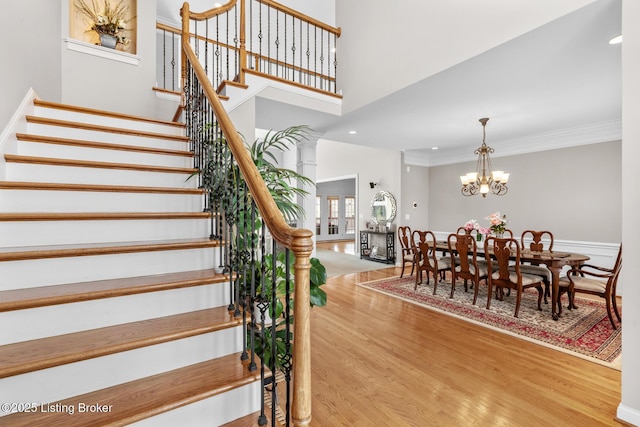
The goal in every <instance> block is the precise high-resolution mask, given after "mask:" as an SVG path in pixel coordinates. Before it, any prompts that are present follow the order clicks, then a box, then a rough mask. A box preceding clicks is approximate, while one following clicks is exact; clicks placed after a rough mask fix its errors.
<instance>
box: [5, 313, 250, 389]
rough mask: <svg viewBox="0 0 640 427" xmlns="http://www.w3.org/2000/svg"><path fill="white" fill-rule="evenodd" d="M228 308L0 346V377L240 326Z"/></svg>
mask: <svg viewBox="0 0 640 427" xmlns="http://www.w3.org/2000/svg"><path fill="white" fill-rule="evenodd" d="M241 322H242V318H240V317H239V318H234V316H233V313H232V312H229V311H228V308H227V307H226V306H225V307H215V308H208V309H205V310H198V311H192V312H187V313H182V314H175V315H172V316H166V317H159V318H155V319H148V320H141V321H137V322H131V323H124V324H121V325H115V326H107V327H104V328H99V329H91V330H86V331H80V332H74V333H69V334H64V335H58V336H51V337H47V338H41V339H35V340H30V341H23V342H18V343H14V344H7V345H3V346H0V360H2V366H0V378H6V377H10V376H13V375H20V374H24V373H27V372H33V371H37V370H40V369H46V368H51V367H53V366H60V365H64V364H67V363H73V362H78V361H81V360H87V359H92V358H95V357H100V356H106V355H109V354H113V353H118V352H122V351H128V350H133V349H136V348H140V347H146V346H149V345H155V344H160V343H164V342H168V341H173V340H178V339H182V338H188V337H192V336H195V335H200V334H206V333H209V332H215V331H219V330H222V329H227V328H232V327H234V326H238V325H240V324H241Z"/></svg>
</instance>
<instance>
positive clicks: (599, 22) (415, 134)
mask: <svg viewBox="0 0 640 427" xmlns="http://www.w3.org/2000/svg"><path fill="white" fill-rule="evenodd" d="M618 34H621V4H620V2H618V1H600V2H596V3H594V4H591V5H589V6H587V7H584V8H582V9H579V10H577V11H576V12H573V13H571V14H569V15H566V16H564V17H561V18H559V19H557V20H555V21H552V22H550V23H548V24H546V25H544V26H542V27H539V28H538V29H536V30H533V31H531V32H529V33H526V34H524V35H522V36H520V37H518V38H515V39H513V40H511V41H509V42H507V43H504V44H502V45H500V46H498V47H496V48H494V49H491V50H489V51H487V52H485V53H483V54H481V55H478V56H476V57H473V58H471V59H469V60H467V61H465V62H462V63H460V64H458V65H456V66H453V67H451V68H449V69H447V70H444V71H442V72H440V73H438V74H436V75H433V76H431V77H429V78H426V79H424V80H422V81H419V82H417V83H415V84H413V85H411V86H409V87H406V88H404V89H402V90H400V91H397V92H395V93H393V94H391V95H389V96H386V97H384V98H381V99H379V100H377V101H375V102H373V103H371V104H369V105H366V106H364V107H362V108H360V109H357V110H355V111H353V112H351V113H349V114H346V115H343V116H341V117H335V116H331V115H327V114H318V113H313V112H311V111H305V110H302V109H299V108H294V107H290V106H287V105H284V104H280V103H277V102H274V101H269V100H260V101H259V102H258V103H257V105H258V107H259V113H260V114H259V115H258V120H259V123H258V124H259V125H262V126H267V128H271V129H280V128H284V127H286V126H288V125H291V124H301V123H305V124H309V125H311V126H312V127H314V128H315V129H316V130H318V131H319V132H321V133H322V134H323V135H322V138H323V139H329V140H334V141H340V142H347V143H354V144H360V145H366V146H373V147H378V148H389V149H394V150H404V151H405V152H406V153H407V154H410V155H411V156H413V157H414V158H417V159H418V163H420V160H422V162H423V163H425V165H437V164H446V163H453V162H457V161H463V160H472V159H473V158H474V157H475V156H474V155H473V150H474V149H475V148H477V147H478V146H479V145H480V144H481V142H482V125H481V124H480V123H479V121H478V120H477V119H480V118H481V117H489V119H490V120H489V122H488V123H487V128H486V131H487V144H489V145H491V146H492V147H493V148H495V149H496V153H495V154H494V156H495V157H499V156H500V155H508V154H517V153H522V152H531V151H539V150H543V149H549V148H554V147H558V146H567V145H575V144H582V143H592V142H602V141H605V140H612V139H619V138H620V133H621V125H620V122H621V113H622V100H621V77H622V76H621V45H609V43H608V41H609V40H610V39H611V38H612V37H613V36H615V35H618ZM477 112H482V113H481V115H478V114H477ZM476 116H477V117H476ZM469 117H475V118H474V119H473V120H469ZM350 130H355V131H357V134H355V135H351V134H349V131H350ZM432 147H438V150H437V151H436V150H432Z"/></svg>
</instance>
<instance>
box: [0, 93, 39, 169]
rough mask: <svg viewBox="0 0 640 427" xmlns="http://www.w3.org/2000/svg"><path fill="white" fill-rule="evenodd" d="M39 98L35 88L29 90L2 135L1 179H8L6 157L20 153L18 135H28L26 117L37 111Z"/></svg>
mask: <svg viewBox="0 0 640 427" xmlns="http://www.w3.org/2000/svg"><path fill="white" fill-rule="evenodd" d="M37 98H38V95H37V94H36V93H35V91H34V90H33V88H29V90H28V91H27V94H26V95H25V96H24V98H22V101H21V102H20V105H19V106H18V108H17V109H16V111H15V112H14V113H13V115H12V116H11V119H10V120H9V123H7V126H6V127H5V128H4V130H3V131H2V133H1V134H0V179H6V178H7V177H6V171H7V168H6V162H5V160H4V155H5V154H8V153H11V154H15V153H17V152H18V145H17V143H18V140H17V139H16V133H26V131H27V122H26V119H25V117H26V116H27V115H32V114H33V113H34V111H35V105H34V104H33V101H34V100H35V99H37Z"/></svg>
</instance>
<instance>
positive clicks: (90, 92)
mask: <svg viewBox="0 0 640 427" xmlns="http://www.w3.org/2000/svg"><path fill="white" fill-rule="evenodd" d="M41 3H42V2H41ZM63 3H64V6H63V25H62V32H63V34H64V36H65V37H68V34H69V22H68V21H69V12H68V7H69V4H67V2H64V1H63ZM136 25H137V46H136V47H137V50H136V56H137V57H138V58H139V63H138V65H132V64H129V63H125V62H121V61H118V60H114V59H108V58H104V57H100V56H96V55H92V54H87V53H83V52H76V51H73V50H69V49H68V48H67V47H66V44H64V43H63V45H62V49H61V53H62V102H65V103H69V104H76V105H82V106H86V107H91V108H99V109H106V110H114V111H119V112H122V113H128V114H134V115H140V116H147V117H154V116H155V114H156V95H155V93H154V92H153V90H152V88H153V87H154V86H155V82H156V31H155V25H156V0H144V1H138V2H137V17H136ZM129 99H135V102H128V101H127V100H129ZM159 118H161V119H166V120H168V119H171V117H159Z"/></svg>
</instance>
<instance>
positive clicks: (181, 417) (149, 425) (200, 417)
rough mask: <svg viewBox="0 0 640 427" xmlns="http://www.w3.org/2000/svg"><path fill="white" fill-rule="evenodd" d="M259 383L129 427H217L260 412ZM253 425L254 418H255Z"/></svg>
mask: <svg viewBox="0 0 640 427" xmlns="http://www.w3.org/2000/svg"><path fill="white" fill-rule="evenodd" d="M260 402H261V389H260V383H259V382H256V383H252V384H248V385H246V386H243V387H239V388H237V389H233V390H230V391H228V392H226V393H222V394H218V395H216V396H213V397H210V398H208V399H204V400H201V401H199V402H195V403H192V404H190V405H186V406H182V407H180V408H176V409H174V410H172V411H169V412H164V413H162V414H159V415H156V416H155V417H151V418H147V419H144V420H142V421H139V422H137V423H133V424H130V426H135V427H170V426H219V425H222V424H226V423H228V422H230V421H233V420H235V419H237V418H242V417H244V416H245V415H248V414H251V413H253V412H258V411H259V410H260ZM256 421H257V418H256Z"/></svg>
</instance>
